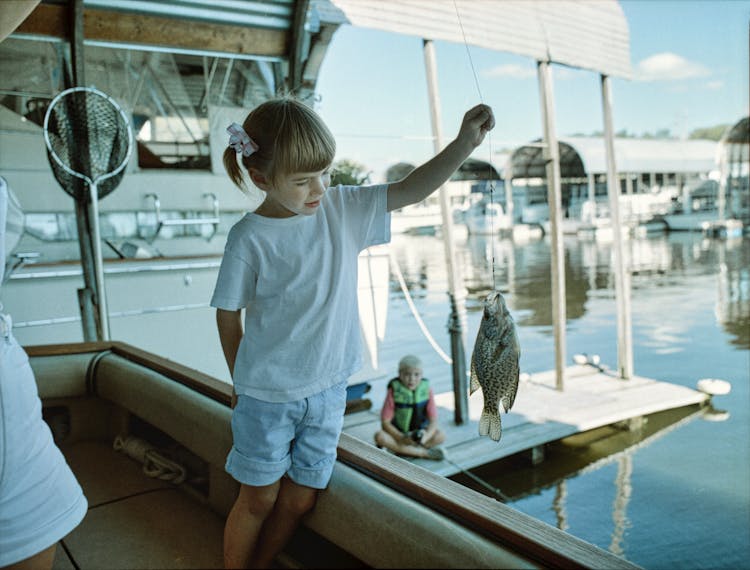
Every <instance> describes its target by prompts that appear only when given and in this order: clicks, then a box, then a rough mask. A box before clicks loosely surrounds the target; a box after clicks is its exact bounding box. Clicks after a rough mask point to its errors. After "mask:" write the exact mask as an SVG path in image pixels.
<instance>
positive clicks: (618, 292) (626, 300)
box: [601, 75, 633, 380]
mask: <svg viewBox="0 0 750 570" xmlns="http://www.w3.org/2000/svg"><path fill="white" fill-rule="evenodd" d="M601 78H602V111H603V116H604V144H605V149H606V153H607V193H608V194H609V209H610V219H611V220H612V234H613V236H612V237H613V245H614V257H615V259H614V264H615V267H614V270H615V298H616V302H617V370H618V372H619V375H620V378H622V379H623V380H629V379H630V377H631V376H632V375H633V348H632V338H633V335H632V326H631V319H630V271H629V270H628V268H627V266H626V263H625V257H624V255H623V249H622V226H621V224H620V183H619V181H618V179H617V168H616V167H615V143H614V131H613V128H612V104H611V101H612V93H611V87H610V83H609V77H608V76H606V75H602V76H601Z"/></svg>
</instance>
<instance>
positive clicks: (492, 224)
mask: <svg viewBox="0 0 750 570" xmlns="http://www.w3.org/2000/svg"><path fill="white" fill-rule="evenodd" d="M453 8H455V10H456V18H457V19H458V26H459V28H461V36H462V37H463V39H464V47H465V48H466V55H467V56H468V58H469V66H470V67H471V73H472V75H473V76H474V84H475V85H476V87H477V93H479V101H480V102H481V103H482V104H484V97H482V88H481V87H480V85H479V75H478V74H477V70H476V67H474V59H473V58H472V57H471V50H470V49H469V42H468V41H467V39H466V31H465V30H464V25H463V22H462V21H461V14H460V13H459V11H458V3H457V2H456V0H453ZM487 146H488V148H489V154H490V156H489V161H488V163H489V169H488V170H489V172H488V177H487V179H488V180H489V182H490V213H489V217H490V243H491V245H492V289H493V290H496V289H497V278H496V276H495V217H494V212H495V202H494V194H495V182H494V178H493V174H492V172H493V170H495V168H494V166H493V165H492V132H491V131H488V132H487Z"/></svg>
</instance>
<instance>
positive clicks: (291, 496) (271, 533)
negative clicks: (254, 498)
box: [251, 477, 318, 568]
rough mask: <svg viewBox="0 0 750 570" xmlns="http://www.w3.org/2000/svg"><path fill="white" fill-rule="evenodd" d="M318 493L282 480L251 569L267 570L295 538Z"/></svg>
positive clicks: (290, 481)
mask: <svg viewBox="0 0 750 570" xmlns="http://www.w3.org/2000/svg"><path fill="white" fill-rule="evenodd" d="M317 497H318V490H317V489H313V488H311V487H305V486H303V485H298V484H297V483H295V482H294V481H292V480H291V479H289V478H288V477H284V478H283V479H282V480H281V489H280V490H279V496H278V499H277V500H276V504H275V506H274V508H273V512H271V515H270V516H269V517H268V519H267V520H266V523H265V525H263V530H262V532H261V535H260V539H259V540H258V543H257V544H258V547H257V549H256V552H255V554H254V555H253V559H252V561H251V562H252V567H253V568H270V567H271V565H272V564H273V561H274V558H276V555H277V554H278V553H279V552H281V550H282V549H283V548H284V546H285V545H286V543H287V542H288V541H289V539H290V538H291V537H292V534H294V531H295V530H296V529H297V526H298V525H299V523H300V521H301V520H302V517H303V516H304V515H305V514H306V513H307V512H309V511H310V510H311V509H312V508H313V507H314V506H315V500H316V499H317Z"/></svg>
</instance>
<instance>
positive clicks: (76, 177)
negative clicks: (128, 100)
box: [44, 87, 133, 200]
mask: <svg viewBox="0 0 750 570" xmlns="http://www.w3.org/2000/svg"><path fill="white" fill-rule="evenodd" d="M44 141H45V143H46V145H47V156H48V158H49V162H50V165H51V167H52V172H53V174H54V176H55V179H56V180H57V182H58V183H59V184H60V186H62V188H63V190H65V191H66V192H67V193H68V194H70V195H71V196H73V197H74V198H76V199H77V200H85V197H86V196H87V195H88V189H89V188H91V190H92V192H93V191H94V189H95V190H96V194H97V195H96V196H95V197H96V198H103V197H104V196H106V195H107V194H109V193H110V192H112V191H113V190H114V189H115V188H117V186H118V185H119V184H120V181H121V180H122V177H123V174H124V172H125V165H126V164H127V161H128V159H129V158H130V153H131V149H132V142H133V135H132V132H131V130H130V125H129V123H128V120H127V118H126V116H125V114H124V113H123V111H122V109H121V108H120V106H119V105H118V104H117V103H116V102H115V101H114V100H113V99H112V98H111V97H109V96H108V95H105V94H104V93H102V92H101V91H99V90H98V89H95V88H93V87H74V88H72V89H66V90H65V91H63V92H61V93H60V94H58V95H57V96H56V97H55V98H54V99H53V100H52V102H51V103H50V105H49V107H48V108H47V113H46V115H45V117H44Z"/></svg>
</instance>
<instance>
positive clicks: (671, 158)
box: [510, 137, 717, 178]
mask: <svg viewBox="0 0 750 570" xmlns="http://www.w3.org/2000/svg"><path fill="white" fill-rule="evenodd" d="M558 144H559V148H560V175H561V177H562V178H583V177H586V176H587V175H588V174H604V173H606V171H607V155H606V152H605V151H606V149H605V146H604V140H603V139H602V138H601V137H563V138H560V139H558ZM614 145H615V155H616V156H617V170H618V171H619V172H629V173H651V172H674V173H696V172H704V173H708V172H710V171H711V170H713V169H715V168H716V149H717V144H716V143H715V142H714V141H709V140H666V139H635V138H615V140H614ZM542 151H543V148H542V145H541V141H536V142H534V143H531V144H528V145H524V146H521V147H519V148H517V149H516V150H515V151H514V152H513V154H512V155H511V158H510V166H511V169H512V172H511V173H510V178H544V177H545V176H546V174H545V166H546V161H545V159H544V156H543V152H542Z"/></svg>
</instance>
